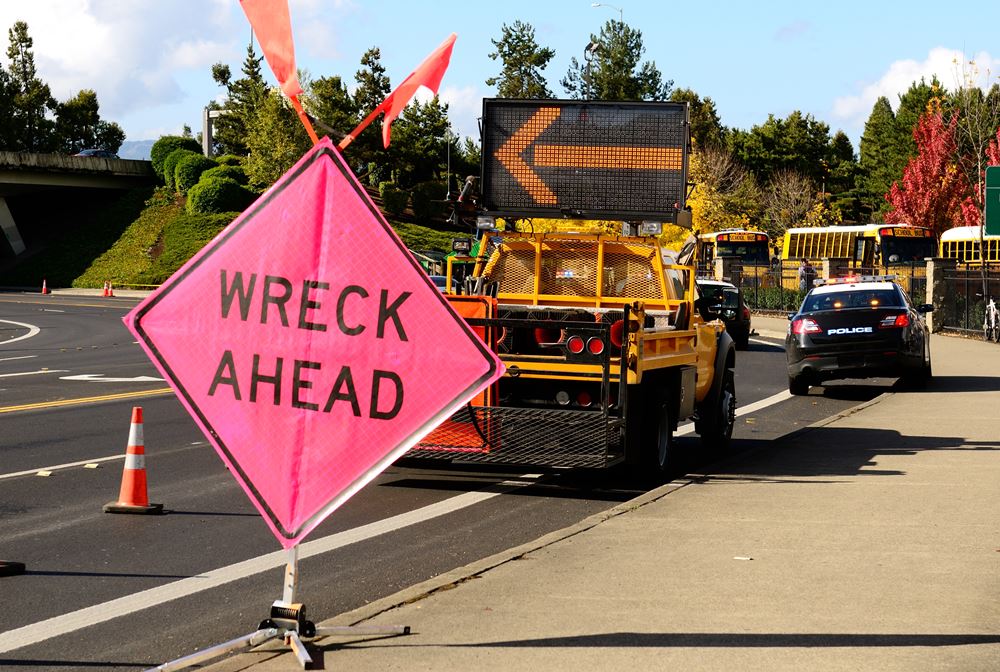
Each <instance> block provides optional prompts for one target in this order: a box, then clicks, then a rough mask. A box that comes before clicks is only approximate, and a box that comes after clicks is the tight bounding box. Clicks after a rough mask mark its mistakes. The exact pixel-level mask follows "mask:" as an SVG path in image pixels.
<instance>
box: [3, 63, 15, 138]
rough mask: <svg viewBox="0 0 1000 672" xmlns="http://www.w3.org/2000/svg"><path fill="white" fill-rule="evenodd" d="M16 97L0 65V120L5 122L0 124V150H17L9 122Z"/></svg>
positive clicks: (13, 129)
mask: <svg viewBox="0 0 1000 672" xmlns="http://www.w3.org/2000/svg"><path fill="white" fill-rule="evenodd" d="M15 95H17V92H16V90H15V89H14V83H13V81H11V78H10V74H8V73H7V71H6V70H4V68H3V64H2V63H0V119H3V120H5V121H4V122H2V123H0V150H11V151H14V150H16V149H17V133H16V129H15V128H14V125H13V124H12V123H10V122H11V120H13V119H14V109H15V108H14V96H15Z"/></svg>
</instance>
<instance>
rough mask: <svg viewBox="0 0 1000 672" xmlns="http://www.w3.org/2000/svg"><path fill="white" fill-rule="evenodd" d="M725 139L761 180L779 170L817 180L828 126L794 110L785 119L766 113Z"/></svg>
mask: <svg viewBox="0 0 1000 672" xmlns="http://www.w3.org/2000/svg"><path fill="white" fill-rule="evenodd" d="M726 139H727V143H728V145H729V147H730V149H731V151H732V152H733V153H734V154H735V155H736V157H737V158H738V159H739V160H740V161H742V162H743V165H745V166H748V167H750V168H751V169H752V170H753V171H754V172H755V173H756V174H757V178H758V179H759V180H760V181H762V182H768V181H770V179H771V176H772V175H775V174H776V173H778V172H781V171H792V172H794V173H798V174H800V175H801V176H803V177H804V178H806V179H807V180H809V181H811V182H815V183H816V184H819V183H820V182H821V181H822V180H823V179H824V177H825V171H826V164H825V163H824V162H828V160H829V158H830V150H831V142H830V127H829V126H827V125H826V124H825V123H823V122H821V121H817V120H816V119H815V118H813V116H812V115H811V114H805V115H804V114H802V113H801V112H799V111H798V110H796V111H794V112H792V113H791V114H789V115H788V117H787V118H785V119H779V118H777V117H775V116H774V115H773V114H769V115H768V117H767V121H765V122H764V123H763V124H760V125H758V126H754V127H753V128H751V129H750V131H741V130H734V131H732V132H730V133H728V134H727V135H726Z"/></svg>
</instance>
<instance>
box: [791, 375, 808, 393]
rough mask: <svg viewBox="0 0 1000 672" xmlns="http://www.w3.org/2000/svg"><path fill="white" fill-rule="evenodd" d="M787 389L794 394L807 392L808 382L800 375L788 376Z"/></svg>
mask: <svg viewBox="0 0 1000 672" xmlns="http://www.w3.org/2000/svg"><path fill="white" fill-rule="evenodd" d="M788 391H789V392H790V393H791V394H794V395H796V396H802V395H806V394H809V383H808V382H807V381H806V380H805V379H803V378H802V376H788Z"/></svg>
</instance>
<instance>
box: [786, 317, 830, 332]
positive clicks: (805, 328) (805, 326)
mask: <svg viewBox="0 0 1000 672" xmlns="http://www.w3.org/2000/svg"><path fill="white" fill-rule="evenodd" d="M822 331H823V330H822V329H821V328H820V326H819V325H818V324H816V320H814V319H812V318H809V317H800V318H799V319H797V320H793V321H792V333H793V334H818V333H820V332H822Z"/></svg>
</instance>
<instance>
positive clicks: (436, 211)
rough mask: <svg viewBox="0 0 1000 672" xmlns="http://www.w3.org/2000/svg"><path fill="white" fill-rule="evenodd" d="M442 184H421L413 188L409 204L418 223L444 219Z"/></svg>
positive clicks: (432, 182)
mask: <svg viewBox="0 0 1000 672" xmlns="http://www.w3.org/2000/svg"><path fill="white" fill-rule="evenodd" d="M444 194H445V186H444V182H434V181H431V182H421V183H419V184H417V185H416V186H414V187H413V191H412V194H411V196H410V203H411V205H412V206H413V216H414V217H415V218H416V220H417V221H418V222H426V221H427V220H429V219H442V218H443V217H444V203H443V202H442V201H443V200H444Z"/></svg>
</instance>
